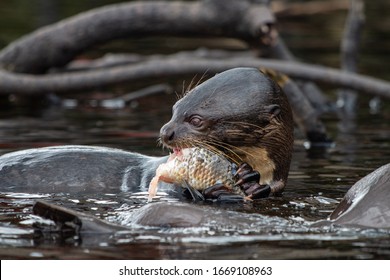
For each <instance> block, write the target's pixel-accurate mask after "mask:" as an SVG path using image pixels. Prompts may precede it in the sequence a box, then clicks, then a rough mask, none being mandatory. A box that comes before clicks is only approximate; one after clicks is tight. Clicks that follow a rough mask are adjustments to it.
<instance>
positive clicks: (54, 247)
mask: <svg viewBox="0 0 390 280" xmlns="http://www.w3.org/2000/svg"><path fill="white" fill-rule="evenodd" d="M167 97H168V100H167ZM175 99H176V97H171V96H156V97H149V101H148V102H147V103H145V104H144V105H139V106H138V107H137V108H135V109H132V110H129V109H124V110H111V111H110V110H101V109H94V110H91V111H87V112H85V111H84V110H78V109H68V110H66V109H62V110H56V112H57V114H58V119H56V120H51V121H49V122H48V121H47V120H46V119H45V118H44V117H43V116H47V114H50V113H49V112H48V111H50V110H52V109H50V108H49V109H47V110H42V112H40V113H41V114H40V115H39V116H35V117H26V116H24V115H23V114H22V115H20V116H18V117H15V116H9V115H8V117H9V118H7V117H5V116H3V118H2V121H1V122H0V124H1V126H2V127H8V128H9V129H2V134H3V135H2V137H1V139H2V141H1V145H2V147H4V148H3V149H2V150H1V152H2V153H5V152H8V151H11V150H18V149H22V148H28V147H32V146H44V145H47V144H52V145H54V144H62V143H72V144H94V145H97V144H99V145H103V146H111V147H118V148H123V149H127V150H129V149H130V150H133V151H138V152H142V153H147V154H152V155H159V154H163V153H164V152H163V151H161V149H160V148H158V147H157V145H156V137H155V135H156V133H157V131H158V128H159V127H160V126H161V123H160V121H161V119H160V118H155V117H153V116H154V113H155V109H156V108H154V106H153V105H151V104H162V103H164V102H165V103H166V104H165V105H164V106H162V107H161V112H162V115H165V117H168V118H169V114H170V109H169V107H170V106H171V103H173V102H174V101H175ZM163 100H165V101H163ZM166 108H168V109H166ZM36 113H38V112H36ZM6 115H7V114H6ZM126 120H131V121H126ZM326 124H327V127H328V128H329V129H330V131H329V132H330V134H331V135H335V137H334V139H335V145H334V147H331V148H328V149H325V150H306V149H305V148H304V146H303V144H302V141H301V140H300V139H297V140H296V144H295V150H294V154H293V160H292V164H291V171H290V176H289V182H288V185H287V187H286V190H285V192H284V194H283V196H282V197H275V198H270V199H267V200H261V201H259V202H256V203H249V204H244V205H242V204H238V205H229V204H228V205H219V204H215V205H213V204H211V205H210V204H205V205H203V204H199V205H198V207H200V208H201V209H207V211H209V212H211V213H213V214H212V216H214V217H215V219H213V218H212V217H211V218H210V220H208V222H206V223H204V224H202V225H200V226H197V227H190V228H166V227H164V228H153V227H144V226H140V225H137V224H134V223H132V214H133V213H136V212H137V211H138V209H139V208H140V207H141V206H143V205H145V204H146V195H145V194H142V193H141V194H137V193H136V194H132V193H120V194H109V193H103V194H102V193H97V194H94V195H88V196H80V195H75V194H66V193H58V194H34V193H28V194H26V193H1V194H0V205H1V206H0V207H1V208H0V212H1V216H0V217H1V220H0V242H1V248H0V256H1V258H2V259H4V258H81V259H83V258H110V259H111V258H118V259H122V258H152V259H159V258H194V259H203V258H232V259H236V258H244V259H248V258H251V259H252V258H356V259H371V258H389V257H390V237H389V236H390V235H389V233H390V232H389V231H388V230H378V229H376V230H374V229H354V228H352V229H348V228H341V227H321V228H318V227H313V226H312V223H313V222H315V221H318V220H321V219H326V217H328V215H329V214H330V213H331V212H332V210H333V209H334V208H335V206H336V205H337V204H338V202H339V201H340V199H341V198H342V197H343V196H344V194H345V192H346V191H347V190H348V189H349V187H350V186H351V185H352V184H353V183H354V182H356V181H357V180H358V179H359V178H361V177H363V176H364V175H366V174H368V173H369V172H371V171H372V170H373V169H375V168H377V167H379V166H381V165H383V164H385V163H387V162H389V161H390V149H389V146H390V142H389V139H390V130H389V122H388V116H387V115H386V113H382V114H379V115H370V114H369V112H368V110H362V112H361V116H360V117H359V119H358V120H357V126H356V129H355V130H353V132H350V133H341V132H339V131H338V130H337V125H338V124H339V122H338V121H337V120H331V119H329V120H327V121H326ZM29 125H34V126H35V127H38V128H39V129H34V130H30V129H28V127H29ZM69 127H71V128H72V133H68V132H67V131H68V130H69ZM11 128H12V129H11ZM31 131H33V132H34V133H32V132H31ZM129 131H137V132H138V134H135V135H134V136H132V134H131V133H129ZM16 132H17V133H16ZM141 132H145V133H141ZM140 135H141V136H140ZM64 136H66V137H64ZM37 199H39V200H45V201H50V202H52V203H55V204H58V205H62V206H64V207H69V208H71V209H74V210H78V211H82V212H87V213H90V214H92V215H94V216H96V217H98V218H101V219H105V220H108V221H110V222H113V223H118V224H122V225H126V226H128V227H129V230H128V231H125V232H118V233H116V234H112V235H107V236H106V235H101V236H84V237H82V238H81V239H80V238H75V237H74V236H70V237H64V236H62V235H61V234H60V233H58V232H55V231H53V232H52V231H50V230H48V228H49V226H50V221H48V220H44V219H42V218H40V217H38V216H34V215H32V205H33V204H34V202H35V201H36V200H37ZM155 201H156V202H157V201H171V202H175V203H190V202H183V201H181V202H179V201H177V199H176V198H174V197H170V196H161V197H160V198H157V199H155ZM226 215H228V216H229V219H228V222H227V223H226V222H225V221H224V222H223V223H221V222H219V220H218V219H219V218H218V217H224V216H226ZM42 229H43V231H41V230H42ZM309 249H310V250H309Z"/></svg>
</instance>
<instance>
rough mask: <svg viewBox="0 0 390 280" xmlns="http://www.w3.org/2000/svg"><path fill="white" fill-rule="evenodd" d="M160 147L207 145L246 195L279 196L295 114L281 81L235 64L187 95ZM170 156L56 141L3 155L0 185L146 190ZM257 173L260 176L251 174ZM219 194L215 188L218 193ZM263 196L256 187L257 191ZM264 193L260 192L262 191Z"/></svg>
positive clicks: (164, 131) (46, 189) (16, 188)
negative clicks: (236, 171) (231, 169)
mask: <svg viewBox="0 0 390 280" xmlns="http://www.w3.org/2000/svg"><path fill="white" fill-rule="evenodd" d="M160 134H161V135H160V139H161V142H162V144H163V145H164V146H166V147H169V148H172V149H177V148H183V147H188V146H204V147H206V148H210V149H217V150H219V151H221V152H223V153H225V154H226V155H227V156H228V157H229V158H231V159H232V160H233V161H235V162H237V163H241V162H246V163H247V164H249V166H251V167H252V168H253V169H252V168H250V167H249V168H248V166H247V165H245V167H243V168H241V171H242V172H241V173H242V176H241V177H242V178H241V179H242V180H241V181H242V183H244V184H245V183H250V182H251V181H253V178H254V180H255V181H258V180H260V182H259V184H257V182H255V184H253V183H251V184H249V185H248V186H247V192H252V193H253V192H256V191H257V192H259V189H260V190H263V187H264V186H267V187H268V186H269V187H268V189H270V191H266V192H265V194H266V195H268V194H269V192H271V193H275V194H276V193H280V192H281V191H283V188H284V186H285V185H286V182H287V176H288V172H289V167H290V161H291V156H292V148H293V118H292V113H291V109H290V106H289V103H288V100H287V97H286V96H285V95H284V93H283V92H282V91H281V90H280V88H279V87H278V85H277V84H276V83H275V82H273V80H272V79H270V78H268V77H267V76H266V75H265V74H263V73H262V72H261V71H260V70H258V69H255V68H235V69H231V70H227V71H225V72H222V73H220V74H217V75H216V76H214V77H212V78H210V79H209V80H207V81H205V82H204V83H202V84H200V85H198V86H197V87H195V88H194V89H192V90H190V91H189V92H188V93H187V94H185V95H184V96H183V97H182V98H181V99H180V100H179V101H178V102H177V103H176V104H175V105H174V106H173V116H172V119H171V120H170V121H169V122H168V123H167V124H166V125H164V126H163V127H162V128H161V133H160ZM166 160H167V157H149V156H145V155H141V154H137V153H131V152H127V151H123V150H118V149H111V148H102V147H88V146H58V147H48V148H38V149H30V150H24V151H19V152H13V153H9V154H5V155H3V156H1V157H0V190H2V191H28V192H84V193H86V192H98V191H110V192H120V191H145V190H147V186H148V184H149V182H150V180H151V178H152V177H153V175H154V173H155V171H156V168H157V167H158V166H159V165H160V164H161V163H163V162H165V161H166ZM256 170H257V171H258V172H259V173H260V176H259V175H258V173H257V172H256ZM217 192H218V191H217ZM259 193H260V192H259ZM262 195H263V196H264V194H262Z"/></svg>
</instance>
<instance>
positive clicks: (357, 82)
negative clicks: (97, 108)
mask: <svg viewBox="0 0 390 280" xmlns="http://www.w3.org/2000/svg"><path fill="white" fill-rule="evenodd" d="M234 67H257V68H259V67H262V68H269V69H273V70H276V71H279V72H282V73H284V74H286V75H288V76H290V77H293V78H299V79H305V80H310V81H315V82H321V83H325V84H329V85H333V86H337V87H345V88H351V89H354V90H357V91H361V92H365V93H368V94H372V95H378V96H382V97H385V98H390V83H389V82H387V81H383V80H379V79H376V78H372V77H368V76H364V75H360V74H353V73H347V72H344V71H340V70H338V69H334V68H329V67H324V66H315V65H309V64H305V63H300V62H286V61H280V60H272V59H260V58H258V59H255V58H249V59H248V58H240V59H225V60H223V61H221V60H216V59H201V58H182V59H178V58H167V59H155V60H150V61H147V62H144V63H140V64H135V65H128V66H117V67H112V68H108V69H97V70H94V71H87V72H71V73H62V74H46V75H29V74H17V73H10V72H7V71H3V70H0V94H10V93H14V94H22V95H33V94H43V93H48V92H66V91H73V90H74V91H76V90H78V91H80V90H87V89H93V88H96V87H103V86H108V85H113V84H117V83H123V82H130V81H136V80H140V79H152V78H166V77H170V76H181V75H188V74H195V73H205V72H206V71H208V72H209V73H217V72H222V71H224V70H227V69H230V68H234Z"/></svg>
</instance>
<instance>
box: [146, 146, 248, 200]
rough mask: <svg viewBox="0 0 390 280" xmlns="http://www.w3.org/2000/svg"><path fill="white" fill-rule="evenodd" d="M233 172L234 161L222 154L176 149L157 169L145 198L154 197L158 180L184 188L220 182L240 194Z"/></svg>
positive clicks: (202, 188) (206, 185)
mask: <svg viewBox="0 0 390 280" xmlns="http://www.w3.org/2000/svg"><path fill="white" fill-rule="evenodd" d="M234 172H235V168H234V164H233V163H231V162H230V161H229V160H228V159H226V158H225V157H224V156H223V155H222V154H217V153H215V152H213V151H210V150H208V149H205V148H200V147H191V148H184V149H175V150H174V152H173V153H172V154H171V155H170V156H169V158H168V160H167V162H166V163H162V164H160V165H159V167H158V168H157V170H156V174H155V176H154V177H153V178H152V180H151V182H150V184H149V191H148V193H149V196H148V201H152V199H153V197H155V196H156V193H157V188H158V183H159V182H160V181H163V182H166V183H171V184H175V185H179V186H183V187H184V186H185V185H186V184H188V185H189V186H191V187H192V188H194V189H196V190H198V191H203V190H204V189H206V188H207V187H211V186H213V185H215V184H218V183H222V184H224V185H225V186H226V187H227V188H229V189H231V190H232V192H233V193H237V194H242V193H241V189H240V188H239V187H238V186H235V179H234Z"/></svg>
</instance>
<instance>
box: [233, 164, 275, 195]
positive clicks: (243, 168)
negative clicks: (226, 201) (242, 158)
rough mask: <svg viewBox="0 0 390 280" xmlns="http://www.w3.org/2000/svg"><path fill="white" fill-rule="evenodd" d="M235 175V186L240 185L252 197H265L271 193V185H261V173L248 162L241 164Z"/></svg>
mask: <svg viewBox="0 0 390 280" xmlns="http://www.w3.org/2000/svg"><path fill="white" fill-rule="evenodd" d="M234 176H235V178H237V181H236V183H235V186H240V188H241V190H242V191H243V192H244V193H245V194H246V195H247V196H248V198H250V199H259V198H265V197H268V196H269V195H270V193H271V187H270V186H269V185H260V183H259V182H260V173H259V172H257V171H256V170H253V168H252V167H251V166H250V165H249V164H247V163H243V164H241V165H240V167H239V168H238V170H237V172H236V173H235V175H234Z"/></svg>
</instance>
